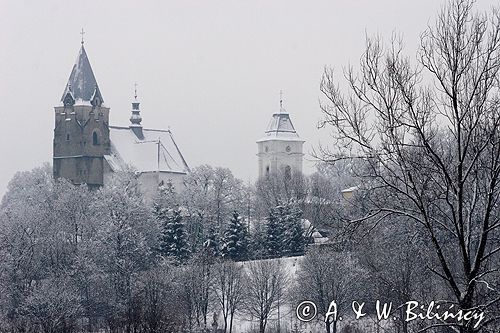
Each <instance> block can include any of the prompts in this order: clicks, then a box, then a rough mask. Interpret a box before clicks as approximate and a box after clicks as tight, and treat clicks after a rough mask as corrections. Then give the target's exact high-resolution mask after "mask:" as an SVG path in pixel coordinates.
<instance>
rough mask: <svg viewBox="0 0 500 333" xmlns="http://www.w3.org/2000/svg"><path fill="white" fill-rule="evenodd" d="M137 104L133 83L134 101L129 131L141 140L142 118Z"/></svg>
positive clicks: (142, 135) (135, 85)
mask: <svg viewBox="0 0 500 333" xmlns="http://www.w3.org/2000/svg"><path fill="white" fill-rule="evenodd" d="M139 104H140V103H139V102H138V101H137V83H134V101H133V102H132V115H131V116H130V123H131V124H130V126H129V127H130V129H132V131H133V132H134V133H135V135H136V136H137V138H139V139H141V140H142V139H143V138H144V134H143V133H142V125H141V121H142V117H141V110H140V109H139Z"/></svg>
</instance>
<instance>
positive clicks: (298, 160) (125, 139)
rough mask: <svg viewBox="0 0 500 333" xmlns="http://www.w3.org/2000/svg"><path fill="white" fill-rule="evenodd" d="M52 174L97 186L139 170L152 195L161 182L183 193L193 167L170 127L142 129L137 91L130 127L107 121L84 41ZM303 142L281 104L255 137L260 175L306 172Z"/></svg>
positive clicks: (58, 112)
mask: <svg viewBox="0 0 500 333" xmlns="http://www.w3.org/2000/svg"><path fill="white" fill-rule="evenodd" d="M54 110H55V125H54V140H53V174H54V177H55V178H61V177H62V178H65V179H68V180H69V181H71V182H72V183H73V184H87V185H88V186H89V187H91V188H98V187H100V186H102V185H104V184H105V183H106V180H107V178H108V177H109V176H110V175H111V174H112V173H114V172H119V171H130V172H135V174H136V175H137V177H138V179H139V184H140V186H141V190H142V191H143V192H144V193H145V194H146V197H149V198H151V196H152V195H153V194H154V193H155V191H156V189H157V188H158V186H159V185H162V184H166V183H171V184H172V185H173V186H174V188H175V189H176V190H178V191H182V188H183V181H184V177H185V176H186V175H187V174H188V173H189V166H188V164H187V163H186V160H185V159H184V157H183V155H182V153H181V150H180V149H179V146H178V145H177V143H176V142H175V140H174V137H173V135H172V131H171V130H170V129H168V130H165V129H151V128H143V126H142V125H141V122H142V116H141V111H140V103H139V102H138V101H137V91H136V93H135V97H134V100H133V102H132V110H131V115H130V123H129V125H128V126H114V125H111V124H110V123H109V112H110V108H109V107H108V106H106V104H105V103H104V98H103V95H102V93H101V91H100V89H99V85H98V84H97V80H96V78H95V75H94V72H93V71H92V67H91V66H90V61H89V59H88V56H87V52H86V50H85V47H84V43H83V40H82V43H81V47H80V51H79V53H78V56H77V58H76V62H75V64H74V66H73V69H72V71H71V74H70V76H69V79H68V83H67V84H66V87H65V89H64V93H63V95H62V97H61V102H60V105H58V106H56V107H55V108H54ZM303 144H304V140H302V139H301V138H300V137H299V135H298V133H297V131H296V130H295V128H294V126H293V124H292V121H291V119H290V115H289V114H288V112H286V110H285V109H284V108H283V103H282V101H280V109H279V111H278V112H275V113H274V114H273V115H272V118H271V121H270V122H269V125H268V127H267V129H266V130H265V133H264V136H263V137H262V138H261V139H259V140H258V141H257V146H258V154H257V156H258V170H259V177H265V176H270V175H272V174H278V173H284V175H285V176H288V177H290V176H291V175H292V174H294V173H301V172H302V159H303V155H304V154H303Z"/></svg>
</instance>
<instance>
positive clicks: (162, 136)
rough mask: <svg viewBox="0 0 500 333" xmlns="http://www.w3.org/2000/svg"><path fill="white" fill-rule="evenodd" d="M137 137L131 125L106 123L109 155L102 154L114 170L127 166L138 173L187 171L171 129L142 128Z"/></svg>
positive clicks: (120, 169) (121, 169)
mask: <svg viewBox="0 0 500 333" xmlns="http://www.w3.org/2000/svg"><path fill="white" fill-rule="evenodd" d="M142 133H143V137H142V138H141V139H139V138H138V137H137V136H136V134H135V133H134V131H133V129H132V128H130V127H119V126H109V136H110V140H111V154H110V155H105V156H104V157H105V158H106V161H107V162H108V164H109V165H110V167H111V169H113V171H124V170H127V167H128V166H130V167H132V168H133V169H135V170H136V171H138V172H154V171H160V172H173V173H187V172H188V171H189V167H188V165H187V163H186V161H185V160H184V157H183V156H182V154H181V152H180V150H179V148H178V147H177V144H176V143H175V141H174V138H173V136H172V132H171V131H170V130H156V129H147V128H144V129H143V130H142Z"/></svg>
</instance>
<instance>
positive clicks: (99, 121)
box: [53, 40, 110, 187]
mask: <svg viewBox="0 0 500 333" xmlns="http://www.w3.org/2000/svg"><path fill="white" fill-rule="evenodd" d="M103 103H104V100H103V98H102V95H101V92H100V90H99V86H98V85H97V81H96V79H95V76H94V73H93V71H92V67H91V66H90V62H89V59H88V57H87V52H86V51H85V47H84V46H83V40H82V46H81V48H80V52H79V53H78V57H77V58H76V63H75V65H74V66H73V70H72V71H71V75H70V77H69V80H68V83H67V84H66V88H65V89H64V93H63V95H62V98H61V104H60V105H59V106H56V107H55V108H54V109H55V126H54V142H53V144H54V147H53V172H54V177H55V178H59V177H63V178H66V179H68V180H70V181H71V182H72V183H74V184H84V183H85V184H88V185H89V186H90V187H98V186H101V185H103V174H104V168H105V161H104V155H108V154H109V153H110V139H109V128H108V124H109V108H107V107H105V106H104V104H103Z"/></svg>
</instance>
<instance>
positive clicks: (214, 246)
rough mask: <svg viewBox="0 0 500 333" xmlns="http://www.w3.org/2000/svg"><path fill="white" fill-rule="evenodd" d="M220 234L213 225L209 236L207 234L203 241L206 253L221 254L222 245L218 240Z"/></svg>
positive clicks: (213, 255)
mask: <svg viewBox="0 0 500 333" xmlns="http://www.w3.org/2000/svg"><path fill="white" fill-rule="evenodd" d="M218 238H219V237H218V235H217V233H216V232H215V230H214V228H213V227H210V228H209V229H208V236H206V239H205V241H204V242H203V251H204V253H205V254H207V255H208V256H211V257H218V256H220V245H219V240H218Z"/></svg>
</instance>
